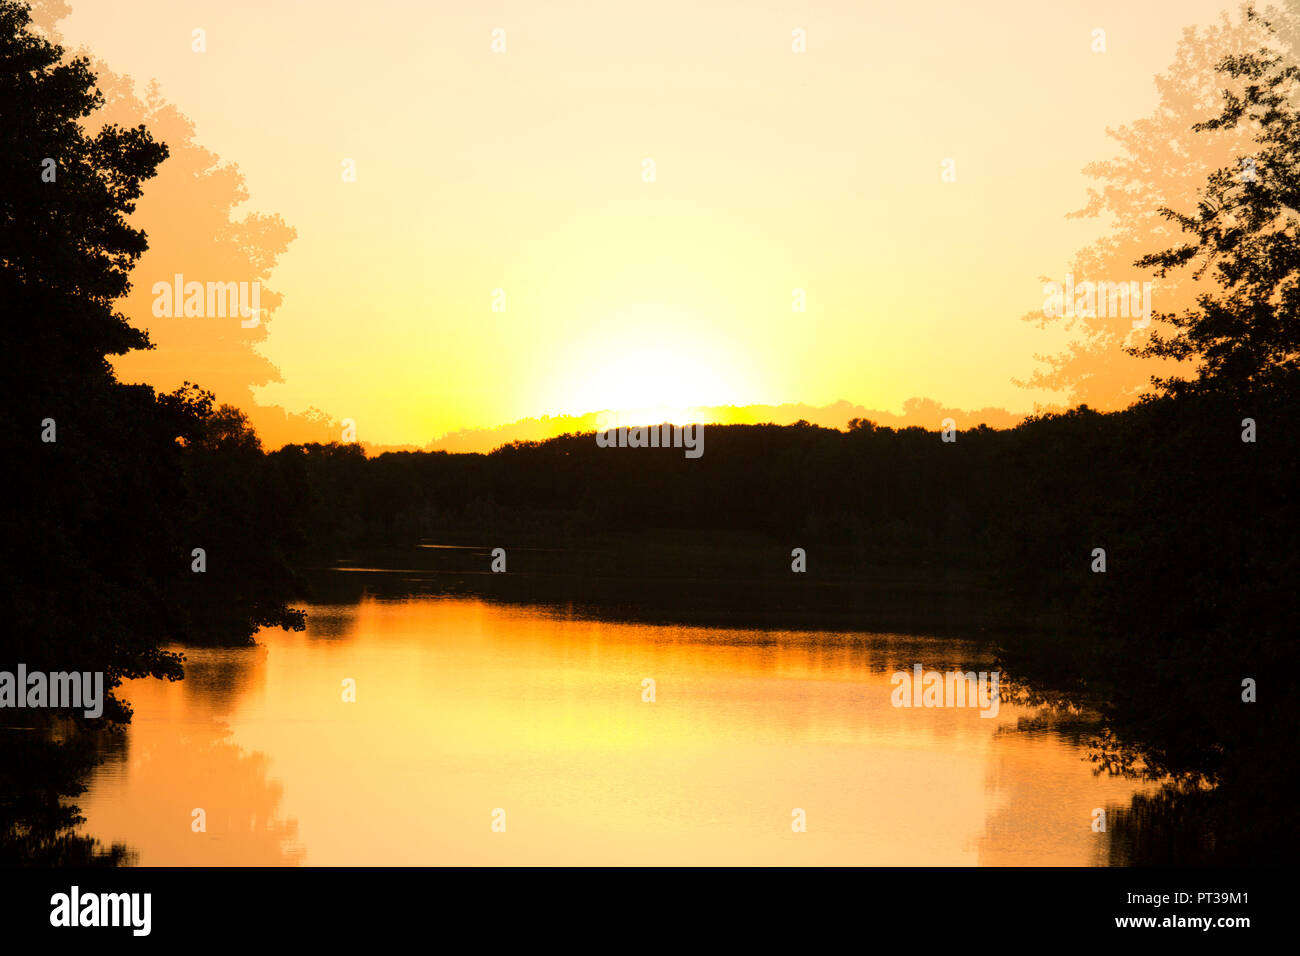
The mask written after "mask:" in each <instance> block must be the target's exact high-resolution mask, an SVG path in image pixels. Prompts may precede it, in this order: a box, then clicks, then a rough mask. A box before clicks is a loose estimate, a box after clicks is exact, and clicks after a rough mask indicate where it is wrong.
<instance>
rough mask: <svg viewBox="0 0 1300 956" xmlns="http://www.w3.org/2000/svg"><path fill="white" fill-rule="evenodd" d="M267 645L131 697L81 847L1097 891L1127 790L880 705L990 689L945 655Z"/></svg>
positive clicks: (877, 642)
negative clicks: (779, 870)
mask: <svg viewBox="0 0 1300 956" xmlns="http://www.w3.org/2000/svg"><path fill="white" fill-rule="evenodd" d="M259 639H260V640H261V641H262V642H263V644H264V646H263V647H261V648H257V649H253V650H240V651H191V652H190V661H189V664H188V670H187V679H186V680H185V681H183V682H181V683H179V684H165V683H162V682H156V681H139V682H134V683H132V684H130V685H128V686H127V688H126V690H125V696H126V697H127V698H128V699H130V700H131V702H132V704H133V706H134V708H135V714H136V716H135V720H134V722H133V724H132V727H131V729H130V738H129V745H128V747H127V748H126V751H125V753H124V754H123V755H122V756H121V757H119V758H116V759H112V760H110V761H109V762H107V763H106V764H105V765H104V766H103V767H102V768H101V769H100V771H99V772H98V773H97V774H96V775H95V777H94V778H93V779H92V781H91V786H90V790H89V792H88V793H87V794H86V796H85V797H84V798H83V800H82V801H81V803H82V806H83V811H84V815H85V817H86V821H87V822H86V824H85V828H86V831H87V832H90V833H94V834H95V835H96V836H98V837H99V838H100V839H102V840H105V841H109V840H121V841H123V842H125V843H127V844H128V845H129V846H131V847H132V848H133V849H134V850H135V851H136V852H137V853H138V860H139V862H140V863H142V864H145V865H166V864H198V865H220V864H253V865H259V864H276V863H279V864H285V863H297V862H307V863H313V864H338V865H345V864H383V865H392V864H493V863H504V864H563V863H582V864H674V863H684V862H685V863H701V864H805V863H807V864H864V865H865V864H869V865H889V864H986V865H987V864H993V865H999V864H1021V865H1039V864H1053V865H1093V864H1100V863H1105V862H1107V853H1108V844H1107V840H1108V837H1107V835H1106V834H1099V833H1094V832H1093V831H1092V829H1091V821H1092V810H1093V808H1095V807H1099V806H1111V807H1114V806H1120V805H1126V804H1127V803H1128V801H1129V799H1130V798H1131V797H1132V795H1133V793H1134V791H1135V787H1134V785H1133V784H1132V783H1131V782H1126V781H1119V780H1113V779H1107V778H1098V777H1094V776H1093V775H1092V773H1091V767H1090V765H1089V764H1088V763H1087V762H1086V761H1084V760H1083V759H1082V758H1083V756H1084V749H1083V748H1082V747H1081V746H1080V745H1079V743H1078V742H1077V741H1074V740H1070V739H1068V738H1067V737H1065V736H1063V735H1061V734H1059V733H1053V732H1040V733H999V728H1002V729H1006V728H1009V727H1012V726H1014V725H1015V723H1016V722H1017V720H1018V719H1019V718H1020V717H1022V716H1024V715H1025V713H1026V712H1025V711H1024V710H1023V709H1022V708H1018V707H1014V706H1011V705H1005V704H1004V705H1003V706H1002V708H1001V711H1000V713H999V714H998V717H997V718H996V719H984V718H981V717H980V716H979V711H978V710H977V709H973V708H972V709H963V708H951V709H918V708H895V707H893V706H891V703H890V694H891V690H892V687H891V685H890V681H889V677H890V674H892V673H893V672H894V671H895V670H910V669H911V667H912V665H913V664H915V663H917V662H920V663H922V664H923V665H924V666H926V667H927V668H931V667H933V668H936V669H940V670H944V669H949V668H958V667H959V668H961V669H976V670H978V669H988V668H989V666H990V662H989V660H987V659H986V658H984V657H983V656H982V651H981V650H980V649H979V647H977V646H975V645H972V644H963V643H961V642H957V641H948V640H935V639H921V638H906V637H896V636H882V635H866V634H826V633H816V634H813V633H800V632H790V631H752V630H723V629H717V628H691V627H672V626H655V625H646V624H631V623H617V622H610V621H601V620H592V619H589V618H581V617H578V616H577V615H575V614H574V613H572V612H571V611H565V610H562V609H561V610H545V609H539V608H537V607H519V606H507V605H500V604H492V603H487V602H484V601H481V600H478V599H463V598H445V597H443V598H435V597H416V598H409V597H408V598H402V599H391V598H375V597H371V596H367V597H364V598H362V599H361V600H359V601H357V602H355V603H349V604H338V605H322V606H316V607H312V608H309V626H308V630H307V631H306V632H305V633H302V634H293V633H285V632H282V631H267V632H264V633H263V634H262V635H260V638H259ZM647 678H649V679H652V680H653V681H654V682H655V684H654V687H655V698H656V699H655V701H654V702H653V703H647V702H644V701H643V700H642V695H643V687H644V685H643V681H644V680H646V679H647ZM347 680H351V681H354V682H355V688H356V701H355V703H349V702H345V701H344V699H343V697H344V694H343V688H344V682H345V681H347ZM195 807H203V808H205V809H206V811H207V824H208V828H207V832H206V833H193V832H191V826H190V821H191V811H192V809H193V808H195ZM497 808H500V809H502V810H504V811H505V819H506V832H505V833H494V832H492V829H491V820H492V813H493V811H494V810H495V809H497ZM795 808H800V809H802V810H804V811H805V812H806V815H807V821H808V824H807V826H808V828H807V832H806V833H795V832H793V831H792V829H791V819H792V811H793V810H794V809H795Z"/></svg>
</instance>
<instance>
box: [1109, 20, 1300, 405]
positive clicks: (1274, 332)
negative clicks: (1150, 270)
mask: <svg viewBox="0 0 1300 956" xmlns="http://www.w3.org/2000/svg"><path fill="white" fill-rule="evenodd" d="M1250 16H1251V18H1252V19H1254V18H1256V14H1254V13H1253V12H1252V13H1251V14H1250ZM1219 69H1220V71H1221V72H1222V73H1223V74H1225V75H1226V76H1228V77H1231V78H1232V79H1234V80H1238V81H1243V83H1244V89H1243V90H1242V91H1241V92H1240V93H1238V92H1235V91H1234V90H1232V89H1226V90H1224V93H1223V96H1224V106H1223V110H1222V112H1221V113H1220V114H1219V116H1217V117H1215V118H1213V119H1210V120H1207V121H1205V122H1203V123H1199V124H1197V126H1196V127H1195V128H1196V129H1197V130H1198V131H1202V130H1203V131H1209V132H1217V131H1220V130H1235V129H1238V128H1241V127H1245V128H1248V129H1252V130H1254V131H1255V133H1254V141H1255V143H1256V144H1257V145H1258V149H1257V150H1256V151H1255V152H1254V154H1253V155H1251V156H1247V157H1242V158H1241V160H1240V161H1239V162H1238V163H1235V164H1233V165H1230V166H1225V167H1222V168H1220V169H1217V170H1215V171H1214V172H1213V173H1212V174H1211V175H1210V177H1209V180H1208V182H1207V185H1206V187H1205V189H1204V192H1203V194H1202V198H1201V200H1200V202H1199V203H1197V206H1196V210H1195V211H1194V212H1189V213H1180V212H1176V211H1174V210H1172V209H1169V208H1162V209H1161V214H1162V215H1164V216H1165V217H1166V218H1167V219H1169V220H1171V221H1173V222H1175V223H1177V225H1178V226H1179V227H1180V228H1181V229H1182V230H1183V232H1185V233H1188V234H1190V235H1191V237H1192V238H1191V240H1190V241H1186V242H1183V243H1182V244H1180V245H1178V246H1175V247H1173V248H1170V249H1166V250H1164V251H1162V252H1158V253H1152V254H1150V255H1147V256H1144V257H1143V258H1142V259H1140V260H1138V263H1137V264H1138V265H1140V266H1152V267H1155V268H1156V269H1157V272H1158V274H1159V275H1161V276H1163V275H1165V274H1166V273H1168V272H1170V271H1171V270H1174V269H1179V268H1182V267H1185V266H1194V268H1195V272H1194V275H1195V278H1196V279H1197V280H1199V279H1201V278H1202V277H1203V276H1204V275H1205V274H1206V273H1207V272H1208V273H1210V274H1211V275H1212V276H1213V278H1214V282H1215V284H1216V286H1217V287H1218V288H1217V289H1216V290H1214V291H1206V292H1202V293H1201V294H1199V295H1198V296H1197V297H1196V307H1195V308H1191V309H1186V310H1184V311H1182V312H1180V313H1164V314H1162V315H1161V316H1160V317H1161V318H1162V319H1163V320H1164V321H1165V322H1167V323H1168V324H1169V325H1171V326H1173V328H1174V329H1175V330H1176V331H1175V332H1173V333H1164V332H1161V331H1159V330H1157V331H1156V332H1155V333H1154V334H1153V335H1152V336H1151V339H1150V341H1149V342H1148V343H1146V344H1145V345H1144V346H1141V347H1136V348H1132V349H1131V351H1133V353H1134V354H1137V355H1142V356H1157V357H1162V358H1172V359H1175V360H1177V361H1180V362H1187V361H1192V362H1196V363H1197V373H1198V375H1197V377H1196V378H1195V379H1188V378H1182V377H1155V378H1153V381H1154V382H1155V383H1156V384H1157V385H1159V386H1161V387H1162V388H1164V389H1165V390H1166V391H1168V392H1171V393H1175V394H1177V393H1183V392H1188V391H1193V390H1227V391H1237V392H1248V391H1255V390H1259V389H1266V388H1270V387H1277V386H1279V385H1283V384H1286V383H1287V382H1293V381H1294V380H1295V378H1296V375H1297V372H1300V109H1298V108H1297V104H1300V96H1297V91H1300V68H1297V67H1296V66H1295V65H1294V64H1292V63H1289V62H1288V61H1287V59H1286V58H1285V57H1284V56H1283V55H1282V54H1278V53H1270V52H1269V51H1268V50H1266V49H1265V50H1260V51H1258V52H1254V53H1246V54H1237V55H1229V56H1227V57H1225V58H1224V60H1223V62H1222V63H1221V65H1220V67H1219Z"/></svg>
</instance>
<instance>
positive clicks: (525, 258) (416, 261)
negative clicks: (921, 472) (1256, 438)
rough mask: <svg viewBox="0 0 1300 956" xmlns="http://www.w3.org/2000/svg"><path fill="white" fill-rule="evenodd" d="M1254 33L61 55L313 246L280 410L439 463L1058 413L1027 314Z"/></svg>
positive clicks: (332, 1)
mask: <svg viewBox="0 0 1300 956" xmlns="http://www.w3.org/2000/svg"><path fill="white" fill-rule="evenodd" d="M1230 8H1231V5H1229V4H1225V3H1222V2H1217V0H1216V2H1209V0H1179V2H1177V3H1173V2H1160V3H1155V2H1140V0H1139V2H1134V0H1124V2H1109V0H1093V2H1086V3H1085V2H1054V3H1042V2H1041V0H985V2H980V3H972V2H970V0H944V2H934V3H927V4H878V5H870V4H865V3H860V2H859V3H850V2H841V0H821V2H800V3H794V2H789V3H767V2H750V0H746V2H744V3H737V2H717V3H711V4H701V3H698V2H693V3H685V2H677V0H661V2H657V3H654V4H634V3H612V2H607V0H604V2H573V0H555V2H548V3H546V4H537V3H522V2H519V3H514V2H485V3H475V4H452V3H420V2H398V0H368V2H365V3H360V2H356V0H352V2H338V0H311V2H307V0H114V2H112V3H106V2H98V0H95V2H92V0H71V9H72V12H71V15H70V16H68V17H67V18H66V19H65V20H64V21H63V22H62V24H61V30H62V32H63V36H64V40H65V43H66V44H67V45H68V46H70V47H77V46H81V45H85V46H86V47H88V48H89V49H90V50H91V51H92V52H93V53H94V54H95V55H96V56H97V57H99V58H101V59H103V60H104V61H105V62H106V63H108V64H109V65H110V66H111V67H112V69H113V70H115V71H117V72H119V73H124V74H129V75H130V76H131V77H133V78H134V79H135V80H136V81H137V82H138V83H139V84H141V88H143V84H144V83H145V82H147V81H149V80H156V81H157V82H158V84H159V88H160V91H161V93H162V95H163V96H164V97H165V98H166V99H167V100H169V101H170V102H171V103H173V104H174V105H175V106H176V107H177V108H178V109H179V110H180V111H181V112H183V113H184V114H185V115H186V116H188V117H189V118H190V120H192V121H193V123H194V126H195V136H196V139H197V140H198V141H199V142H200V143H202V144H204V145H205V146H207V147H208V148H210V149H211V150H212V151H213V152H215V153H217V154H219V156H220V157H221V159H222V160H223V161H228V162H233V163H236V164H237V165H238V167H239V170H240V172H241V173H242V174H243V177H244V181H245V185H246V188H247V190H248V193H249V200H248V204H247V209H249V210H254V211H258V212H265V213H279V214H280V215H281V216H282V217H283V218H284V220H285V221H286V222H287V223H288V224H289V225H290V226H292V227H293V229H295V230H296V232H297V235H296V238H294V240H293V241H292V243H290V244H289V246H288V249H287V251H286V252H285V253H284V254H283V256H281V257H280V259H279V261H278V263H277V264H276V265H275V267H274V269H273V271H272V272H271V275H270V278H269V280H268V282H267V285H268V286H270V287H272V288H273V289H274V290H275V291H276V292H278V293H279V294H280V295H282V296H283V299H282V301H281V303H280V305H279V306H278V308H277V309H276V310H275V312H274V319H273V321H272V322H271V323H269V325H268V329H267V332H266V335H265V338H264V339H263V340H262V341H261V342H260V343H259V344H258V346H257V348H258V349H259V350H260V351H261V352H262V354H264V355H265V356H266V357H267V359H269V361H270V362H271V363H273V364H274V365H275V366H276V367H278V368H279V370H280V375H281V378H282V381H280V382H277V383H272V384H268V385H265V386H262V387H260V388H259V389H258V390H257V396H258V400H259V401H266V402H269V403H275V404H278V405H281V406H283V407H285V408H287V409H291V410H294V411H302V410H304V409H307V408H309V407H315V408H320V409H323V410H325V411H326V412H328V414H329V415H331V416H332V417H334V418H335V419H344V418H348V419H352V420H353V421H355V422H356V428H357V431H358V433H359V435H361V436H362V437H364V438H365V439H366V440H368V441H371V442H377V443H390V444H396V443H416V444H423V443H425V442H427V441H429V440H430V439H432V438H435V437H437V436H439V435H441V434H444V433H446V432H451V431H455V430H458V429H466V428H490V427H492V426H497V425H501V424H503V423H507V422H512V421H515V420H517V419H522V418H526V417H536V416H539V415H561V414H569V415H579V414H582V413H585V412H591V411H595V410H598V409H606V408H610V409H629V408H636V409H642V408H652V409H657V410H659V409H662V410H664V411H665V417H669V414H670V413H671V412H672V410H675V409H683V408H687V407H691V406H702V405H709V406H716V405H731V404H736V405H744V404H780V403H786V402H801V403H807V404H811V405H824V404H829V403H832V402H836V401H840V400H844V401H848V402H851V403H855V404H858V405H864V406H867V407H871V408H882V409H898V408H901V407H902V404H903V403H904V402H905V401H906V400H907V399H909V398H912V397H914V396H925V397H927V398H931V399H935V400H937V401H940V402H943V403H946V404H948V405H953V406H960V407H969V408H980V407H986V406H997V407H1004V408H1009V409H1017V410H1029V409H1031V408H1032V407H1033V406H1034V405H1035V403H1051V402H1052V401H1053V400H1054V399H1055V398H1056V396H1054V395H1053V394H1051V393H1048V392H1043V391H1039V390H1034V389H1027V388H1025V387H1022V386H1020V385H1017V384H1016V383H1015V382H1014V381H1013V379H1016V378H1021V379H1023V378H1025V377H1027V376H1028V375H1029V373H1030V372H1031V371H1032V370H1033V369H1034V368H1035V367H1036V363H1035V359H1034V356H1035V353H1044V352H1050V351H1055V350H1057V349H1058V348H1059V347H1060V346H1061V345H1062V343H1063V339H1062V338H1061V336H1062V334H1063V333H1061V332H1060V331H1059V330H1043V329H1041V328H1038V327H1036V326H1035V325H1033V324H1032V323H1029V322H1025V321H1023V320H1022V316H1023V315H1025V314H1026V313H1028V312H1032V311H1034V310H1036V309H1039V308H1040V307H1041V304H1042V300H1043V296H1042V279H1043V277H1055V278H1058V279H1059V278H1061V277H1062V275H1063V273H1064V271H1065V270H1066V268H1067V266H1068V263H1069V261H1070V259H1071V257H1072V256H1073V255H1074V253H1075V252H1076V251H1077V250H1078V249H1079V248H1081V247H1082V246H1084V245H1085V244H1086V243H1088V242H1089V241H1091V240H1092V239H1094V238H1096V236H1097V235H1098V234H1099V230H1100V229H1101V228H1102V226H1101V225H1100V224H1098V223H1096V222H1093V221H1088V220H1082V221H1080V220H1070V221H1067V220H1066V219H1065V218H1064V217H1065V214H1066V213H1068V212H1070V211H1072V210H1075V209H1077V208H1079V207H1081V206H1082V205H1083V204H1084V201H1085V199H1086V188H1087V185H1088V180H1087V179H1086V177H1085V176H1084V175H1083V173H1082V168H1083V166H1084V165H1085V164H1087V163H1089V162H1091V161H1093V160H1097V159H1103V158H1106V157H1109V156H1111V155H1113V154H1114V153H1115V151H1116V150H1115V147H1114V145H1113V143H1112V142H1111V141H1109V140H1108V139H1107V136H1106V128H1107V127H1108V126H1111V127H1114V126H1118V125H1120V124H1122V123H1125V122H1128V121H1131V120H1133V119H1136V118H1139V117H1142V116H1144V115H1146V114H1148V113H1150V112H1151V110H1152V109H1153V108H1154V107H1155V105H1156V102H1157V94H1156V88H1155V86H1154V85H1153V83H1152V78H1153V76H1154V75H1155V74H1156V73H1158V72H1160V71H1162V70H1164V69H1165V68H1166V67H1167V66H1168V65H1169V63H1170V61H1171V59H1172V57H1173V54H1174V48H1175V44H1176V43H1177V40H1178V38H1179V35H1180V33H1181V31H1182V29H1183V28H1184V27H1185V26H1188V25H1191V24H1197V23H1208V22H1211V21H1213V20H1215V19H1217V17H1218V14H1219V12H1220V11H1222V10H1226V9H1230ZM195 28H201V29H203V30H204V31H205V38H206V50H205V51H204V52H202V53H198V52H195V51H194V50H193V49H192V46H193V33H192V31H193V30H194V29H195ZM1097 28H1100V29H1103V30H1104V31H1105V45H1106V49H1105V51H1104V52H1100V53H1098V52H1094V51H1093V49H1092V48H1093V46H1094V33H1093V31H1094V30H1095V29H1097ZM496 29H500V30H504V41H505V49H504V52H493V49H492V44H493V39H494V35H493V31H494V30H496ZM796 29H801V30H803V31H806V32H805V35H806V52H803V53H798V52H795V51H794V49H793V46H794V33H793V31H795V30H796ZM497 38H498V40H499V39H500V38H501V34H497ZM346 159H350V160H353V161H354V162H355V172H356V177H355V182H348V181H344V176H343V173H342V170H343V162H344V160H346ZM647 159H651V160H653V163H654V167H653V171H654V180H653V181H652V182H647V181H646V168H647V167H646V164H645V160H647ZM945 159H952V160H954V161H955V166H954V167H953V168H954V169H955V181H952V182H945V181H944V178H943V175H942V174H943V171H944V167H943V165H942V164H943V161H944V160H945ZM146 278H148V277H146ZM796 289H800V290H803V293H804V296H805V299H806V311H802V312H799V311H794V310H793V309H792V303H793V302H794V300H795V295H796V293H795V290H796ZM494 290H501V292H503V293H504V298H502V296H501V294H499V293H498V294H496V296H495V298H494ZM494 302H495V303H496V304H497V306H498V308H499V307H500V306H501V305H502V302H504V311H494V310H493V305H494Z"/></svg>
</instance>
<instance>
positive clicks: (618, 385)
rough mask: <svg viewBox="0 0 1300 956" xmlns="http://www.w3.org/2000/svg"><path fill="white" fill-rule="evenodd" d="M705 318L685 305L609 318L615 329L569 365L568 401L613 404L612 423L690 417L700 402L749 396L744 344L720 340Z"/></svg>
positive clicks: (580, 408)
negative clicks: (741, 363) (741, 367)
mask: <svg viewBox="0 0 1300 956" xmlns="http://www.w3.org/2000/svg"><path fill="white" fill-rule="evenodd" d="M702 324H703V323H701V322H700V321H699V319H698V318H697V317H695V316H693V315H689V314H687V313H686V312H685V311H684V310H681V309H671V308H665V307H663V306H653V307H651V306H635V307H630V308H625V309H621V310H619V311H618V313H617V314H616V315H613V316H610V317H609V319H608V321H607V322H604V323H602V327H603V328H608V329H610V330H616V331H611V334H607V335H601V336H599V337H597V338H596V339H594V340H593V342H592V343H591V345H590V346H589V347H588V348H587V350H586V351H585V353H581V358H580V359H578V360H577V361H575V362H574V363H573V364H572V365H571V366H570V369H569V374H568V375H567V380H568V384H567V387H565V388H564V394H565V401H564V403H565V405H566V406H567V407H568V408H569V409H571V410H573V411H574V412H579V413H580V412H590V411H594V410H600V409H605V410H608V411H609V412H610V413H611V414H610V415H609V416H607V417H609V419H610V420H609V422H608V425H609V426H617V425H626V424H648V423H651V422H666V421H667V422H684V421H691V420H694V418H695V417H698V412H697V411H696V409H698V408H699V407H701V406H706V405H725V404H733V403H737V402H741V401H744V400H745V395H744V394H742V393H743V392H747V391H748V389H745V388H744V387H743V385H744V383H743V382H742V381H741V376H740V375H739V373H738V371H737V367H736V359H737V352H738V348H739V347H738V346H736V345H732V344H730V343H726V344H724V343H722V342H717V341H713V340H712V339H710V338H709V337H708V336H707V335H704V334H702V328H701V326H702Z"/></svg>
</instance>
